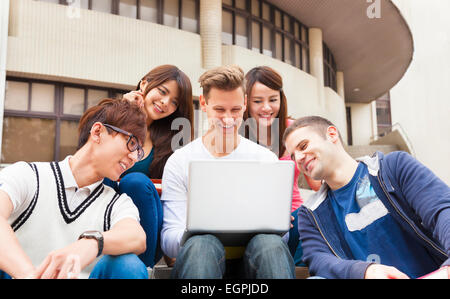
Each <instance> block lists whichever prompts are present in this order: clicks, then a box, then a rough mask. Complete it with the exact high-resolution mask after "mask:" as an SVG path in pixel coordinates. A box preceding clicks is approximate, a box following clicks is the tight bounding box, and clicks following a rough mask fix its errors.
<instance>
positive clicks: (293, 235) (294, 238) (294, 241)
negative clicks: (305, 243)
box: [288, 209, 306, 267]
mask: <svg viewBox="0 0 450 299" xmlns="http://www.w3.org/2000/svg"><path fill="white" fill-rule="evenodd" d="M291 215H292V216H294V221H293V222H292V224H293V225H294V226H293V227H292V228H291V229H290V230H289V240H288V247H289V251H290V252H291V255H292V257H293V258H294V264H295V265H296V266H300V267H305V266H306V264H305V263H304V262H303V260H302V257H303V249H302V243H301V241H300V239H299V238H300V235H299V234H298V209H297V210H295V211H294V212H292V214H291Z"/></svg>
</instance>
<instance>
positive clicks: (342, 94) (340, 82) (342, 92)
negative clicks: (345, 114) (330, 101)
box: [336, 72, 345, 102]
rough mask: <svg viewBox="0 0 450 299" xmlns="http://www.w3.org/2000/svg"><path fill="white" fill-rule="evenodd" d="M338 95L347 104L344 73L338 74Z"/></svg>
mask: <svg viewBox="0 0 450 299" xmlns="http://www.w3.org/2000/svg"><path fill="white" fill-rule="evenodd" d="M336 85H337V93H338V95H339V96H340V97H341V98H342V100H344V102H345V86H344V73H343V72H336Z"/></svg>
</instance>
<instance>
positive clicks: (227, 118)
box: [200, 87, 246, 138]
mask: <svg viewBox="0 0 450 299" xmlns="http://www.w3.org/2000/svg"><path fill="white" fill-rule="evenodd" d="M200 104H201V106H202V110H203V111H204V112H206V114H207V116H208V124H209V131H214V132H215V133H216V136H222V137H225V138H228V137H236V136H237V134H238V129H239V127H240V126H241V124H242V118H243V115H244V111H245V109H246V98H245V95H244V91H243V90H242V88H240V87H238V88H236V89H234V90H231V91H225V90H220V89H217V88H212V89H211V90H210V92H209V94H208V100H207V101H206V99H205V98H204V97H203V95H202V96H200Z"/></svg>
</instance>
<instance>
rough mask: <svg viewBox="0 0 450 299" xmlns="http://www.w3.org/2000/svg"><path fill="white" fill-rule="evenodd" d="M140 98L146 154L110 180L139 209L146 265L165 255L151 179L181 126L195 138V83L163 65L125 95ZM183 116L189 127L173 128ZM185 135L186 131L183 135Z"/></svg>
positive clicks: (157, 175)
mask: <svg viewBox="0 0 450 299" xmlns="http://www.w3.org/2000/svg"><path fill="white" fill-rule="evenodd" d="M123 99H124V100H128V101H132V102H137V104H138V105H139V106H140V107H141V109H142V110H143V111H144V112H145V113H146V115H147V127H148V131H147V136H146V138H145V142H144V144H143V146H142V147H143V149H144V152H145V155H144V157H143V159H142V160H141V161H139V162H137V163H136V164H135V165H134V166H133V167H132V168H131V169H129V170H128V171H126V172H124V174H123V175H122V176H121V179H120V182H119V183H117V182H111V181H109V182H107V184H108V185H112V186H114V187H115V188H116V190H117V191H118V192H119V193H126V194H128V196H130V197H131V198H132V199H133V202H134V203H135V205H136V206H137V207H138V209H139V216H140V223H141V225H142V227H143V228H144V230H145V232H146V234H147V250H146V251H145V252H144V253H143V254H142V255H140V256H139V257H140V258H141V259H142V260H143V262H144V263H145V264H146V266H147V267H153V266H154V265H155V263H157V262H158V260H159V259H160V258H161V256H162V251H161V249H160V245H159V238H160V237H159V236H160V232H161V227H162V218H163V215H162V207H161V202H160V198H159V195H158V192H157V190H156V188H155V185H154V184H153V182H152V179H161V178H162V173H163V170H164V165H165V164H166V161H167V159H168V158H169V157H170V155H171V154H172V153H173V151H174V148H173V145H172V140H173V138H174V137H175V135H177V134H178V133H180V130H184V132H186V130H187V131H188V133H189V134H187V135H190V136H189V137H188V138H187V139H188V140H183V142H184V143H188V142H190V141H191V140H192V138H193V115H194V112H193V102H192V86H191V82H190V80H189V78H188V76H187V75H186V74H185V73H183V72H182V71H181V70H180V69H178V68H177V67H176V66H173V65H161V66H158V67H156V68H154V69H152V70H151V71H150V72H148V73H147V74H146V75H145V76H144V77H143V78H142V79H141V80H140V81H139V83H138V84H137V87H136V90H135V91H131V92H129V93H127V94H125V95H124V96H123ZM180 118H182V119H183V121H182V123H184V124H185V126H186V125H187V126H189V127H190V128H186V127H182V128H180V130H173V129H172V122H173V121H174V120H176V119H180ZM184 136H186V134H185V135H184Z"/></svg>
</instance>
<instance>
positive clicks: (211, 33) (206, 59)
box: [200, 0, 222, 69]
mask: <svg viewBox="0 0 450 299" xmlns="http://www.w3.org/2000/svg"><path fill="white" fill-rule="evenodd" d="M200 37H201V39H202V57H203V68H204V69H211V68H214V67H216V66H220V65H222V0H200Z"/></svg>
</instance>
